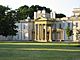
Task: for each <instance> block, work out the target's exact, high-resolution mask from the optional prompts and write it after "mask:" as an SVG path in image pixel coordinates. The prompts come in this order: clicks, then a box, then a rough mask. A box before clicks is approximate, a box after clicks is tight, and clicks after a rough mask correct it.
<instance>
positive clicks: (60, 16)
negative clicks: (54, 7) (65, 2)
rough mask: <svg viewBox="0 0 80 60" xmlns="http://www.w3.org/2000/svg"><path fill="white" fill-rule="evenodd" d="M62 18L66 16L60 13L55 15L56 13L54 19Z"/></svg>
mask: <svg viewBox="0 0 80 60" xmlns="http://www.w3.org/2000/svg"><path fill="white" fill-rule="evenodd" d="M63 17H66V15H64V14H62V13H60V14H57V13H56V18H63Z"/></svg>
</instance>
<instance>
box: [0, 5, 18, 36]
mask: <svg viewBox="0 0 80 60" xmlns="http://www.w3.org/2000/svg"><path fill="white" fill-rule="evenodd" d="M16 21H17V16H16V12H15V11H13V10H10V8H9V7H5V6H2V5H0V35H3V36H9V35H16V32H17V30H15V29H16V27H17V26H16V25H15V23H16Z"/></svg>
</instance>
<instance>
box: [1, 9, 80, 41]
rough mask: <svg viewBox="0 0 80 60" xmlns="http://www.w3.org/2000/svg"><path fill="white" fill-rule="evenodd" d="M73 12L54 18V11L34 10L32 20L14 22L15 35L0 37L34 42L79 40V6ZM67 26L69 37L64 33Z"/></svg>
mask: <svg viewBox="0 0 80 60" xmlns="http://www.w3.org/2000/svg"><path fill="white" fill-rule="evenodd" d="M73 13H74V15H73V16H71V17H63V18H55V12H54V13H53V12H51V13H46V11H45V10H42V11H40V10H38V11H37V12H34V20H31V19H30V18H29V17H28V18H27V19H25V20H21V21H20V22H19V23H16V24H15V25H16V26H18V28H16V29H17V31H18V33H17V35H16V36H9V37H7V38H5V37H3V36H0V39H1V40H2V39H4V40H5V39H6V40H26V41H36V42H52V41H73V42H80V8H75V9H74V10H73ZM67 27H69V28H70V30H71V31H72V32H73V34H72V35H71V36H70V37H69V39H68V37H67V34H66V28H67Z"/></svg>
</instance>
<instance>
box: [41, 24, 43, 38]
mask: <svg viewBox="0 0 80 60" xmlns="http://www.w3.org/2000/svg"><path fill="white" fill-rule="evenodd" d="M41 26H42V27H41V30H42V35H41V36H42V37H41V38H42V39H41V40H43V24H42V25H41Z"/></svg>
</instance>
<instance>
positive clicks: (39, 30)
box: [38, 24, 40, 40]
mask: <svg viewBox="0 0 80 60" xmlns="http://www.w3.org/2000/svg"><path fill="white" fill-rule="evenodd" d="M39 28H40V27H39V24H38V40H40V39H39V32H40V30H39Z"/></svg>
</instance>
